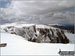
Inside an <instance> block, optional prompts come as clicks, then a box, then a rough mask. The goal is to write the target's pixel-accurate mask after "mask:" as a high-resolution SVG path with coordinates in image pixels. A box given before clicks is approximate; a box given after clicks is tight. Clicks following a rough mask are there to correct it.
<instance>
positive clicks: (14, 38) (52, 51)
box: [0, 24, 75, 56]
mask: <svg viewBox="0 0 75 56" xmlns="http://www.w3.org/2000/svg"><path fill="white" fill-rule="evenodd" d="M10 25H11V24H10ZM12 25H14V24H12ZM26 25H27V24H26ZM6 26H8V25H2V27H1V29H0V31H1V34H0V35H1V43H7V46H6V47H0V49H1V55H55V56H56V55H57V56H59V54H58V52H59V49H61V50H64V51H74V50H75V49H74V44H70V43H68V44H61V43H59V44H53V43H35V42H30V41H27V40H25V38H23V37H21V36H19V35H15V34H10V33H7V32H5V31H4V30H3V29H2V28H4V27H6ZM22 26H25V25H22ZM27 26H29V24H28V25H27ZM16 27H17V26H16ZM18 27H19V28H20V27H21V26H18ZM40 27H41V26H40ZM42 28H44V27H43V26H42ZM65 34H66V35H67V36H68V38H69V39H70V41H71V43H75V41H74V39H75V38H74V36H75V35H74V34H70V33H65Z"/></svg>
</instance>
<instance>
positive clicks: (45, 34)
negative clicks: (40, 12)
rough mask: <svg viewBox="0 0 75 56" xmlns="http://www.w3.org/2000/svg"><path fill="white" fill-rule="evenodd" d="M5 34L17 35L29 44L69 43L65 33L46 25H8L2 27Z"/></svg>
mask: <svg viewBox="0 0 75 56" xmlns="http://www.w3.org/2000/svg"><path fill="white" fill-rule="evenodd" d="M2 29H3V30H4V31H5V32H8V33H11V34H16V35H19V36H21V37H23V38H25V39H26V40H28V41H31V42H37V43H69V42H70V39H69V38H68V37H67V36H66V34H65V33H64V32H65V31H64V30H62V29H59V28H55V27H52V26H48V25H38V24H8V25H4V26H3V25H2Z"/></svg>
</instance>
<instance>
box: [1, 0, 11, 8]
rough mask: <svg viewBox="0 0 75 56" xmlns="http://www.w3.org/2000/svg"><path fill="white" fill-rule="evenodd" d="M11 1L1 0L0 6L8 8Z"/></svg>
mask: <svg viewBox="0 0 75 56" xmlns="http://www.w3.org/2000/svg"><path fill="white" fill-rule="evenodd" d="M10 2H11V0H1V1H0V8H6V7H7V5H8V4H9V3H10Z"/></svg>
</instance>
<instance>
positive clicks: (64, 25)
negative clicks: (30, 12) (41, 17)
mask: <svg viewBox="0 0 75 56" xmlns="http://www.w3.org/2000/svg"><path fill="white" fill-rule="evenodd" d="M50 26H52V27H56V28H60V29H65V30H74V25H71V24H58V25H50Z"/></svg>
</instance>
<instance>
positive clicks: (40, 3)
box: [0, 0, 75, 24]
mask: <svg viewBox="0 0 75 56" xmlns="http://www.w3.org/2000/svg"><path fill="white" fill-rule="evenodd" d="M74 2H75V1H74V0H0V24H5V23H12V22H25V23H40V24H74V16H75V11H74V8H75V6H74Z"/></svg>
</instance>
